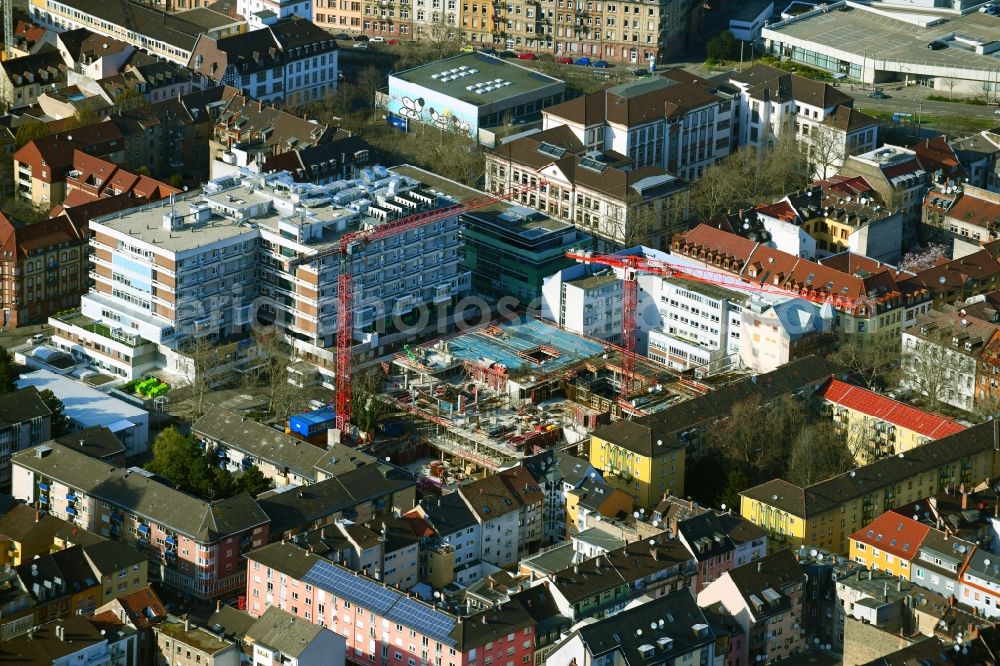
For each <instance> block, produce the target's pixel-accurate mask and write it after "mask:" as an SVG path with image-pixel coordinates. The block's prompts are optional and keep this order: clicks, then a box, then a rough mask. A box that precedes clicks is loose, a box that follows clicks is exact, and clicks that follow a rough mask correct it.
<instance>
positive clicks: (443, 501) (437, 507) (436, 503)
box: [420, 493, 476, 536]
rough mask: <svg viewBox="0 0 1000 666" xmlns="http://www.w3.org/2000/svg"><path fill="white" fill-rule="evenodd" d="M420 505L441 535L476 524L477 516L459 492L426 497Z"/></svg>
mask: <svg viewBox="0 0 1000 666" xmlns="http://www.w3.org/2000/svg"><path fill="white" fill-rule="evenodd" d="M420 507H421V508H422V509H423V510H424V513H425V514H426V516H427V521H428V522H429V523H430V524H431V526H432V527H433V528H434V529H435V530H436V531H437V533H438V534H439V535H441V536H446V535H448V534H454V533H455V532H458V531H460V530H464V529H467V528H469V527H472V526H473V525H475V524H476V517H475V516H474V515H473V514H472V511H470V510H469V507H468V506H467V505H466V504H465V502H464V501H463V500H462V498H461V496H460V495H459V494H458V493H448V494H447V495H442V496H441V497H425V498H424V499H422V500H420Z"/></svg>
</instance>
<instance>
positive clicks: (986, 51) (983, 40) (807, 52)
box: [761, 0, 1000, 113]
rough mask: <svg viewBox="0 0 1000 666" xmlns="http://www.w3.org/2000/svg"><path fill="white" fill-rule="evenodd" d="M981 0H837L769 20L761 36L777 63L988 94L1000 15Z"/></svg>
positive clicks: (993, 87) (995, 81)
mask: <svg viewBox="0 0 1000 666" xmlns="http://www.w3.org/2000/svg"><path fill="white" fill-rule="evenodd" d="M983 4H984V3H981V2H976V1H974V0H962V1H959V2H954V3H952V2H948V3H941V2H937V1H935V0H918V1H916V2H905V3H904V2H874V3H871V4H860V3H856V2H851V1H850V0H841V1H840V2H832V3H825V4H820V5H818V6H817V7H816V8H815V9H813V10H812V11H808V12H805V13H803V14H800V15H798V16H794V17H791V18H788V19H787V20H783V21H778V22H775V23H771V24H769V25H766V26H764V28H763V29H762V30H761V38H762V39H763V41H764V46H765V50H766V51H767V52H768V53H769V54H771V55H774V56H777V57H779V58H781V59H782V60H792V61H794V62H798V63H802V64H805V65H809V66H810V67H817V68H819V69H824V70H827V71H830V72H833V73H834V74H835V75H837V76H841V77H844V78H848V79H852V80H856V81H863V82H864V83H868V84H880V83H889V82H895V81H899V82H903V83H905V84H906V85H922V86H928V87H930V88H934V89H936V90H944V91H947V92H948V94H949V95H950V94H959V95H983V94H987V95H989V94H995V93H996V91H997V89H998V87H1000V77H998V74H997V72H998V67H1000V58H998V57H997V44H998V43H1000V20H998V19H997V17H995V16H991V15H990V14H987V13H981V12H979V11H978V9H979V7H980V6H982V5H983ZM900 111H901V112H906V113H910V112H915V111H916V110H915V109H909V108H906V109H900Z"/></svg>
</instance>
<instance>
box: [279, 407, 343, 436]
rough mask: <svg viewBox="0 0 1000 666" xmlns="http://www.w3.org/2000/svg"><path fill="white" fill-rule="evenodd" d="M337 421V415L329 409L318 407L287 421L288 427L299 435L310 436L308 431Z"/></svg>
mask: <svg viewBox="0 0 1000 666" xmlns="http://www.w3.org/2000/svg"><path fill="white" fill-rule="evenodd" d="M336 420H337V413H336V412H334V411H333V408H331V407H320V408H319V409H314V410H313V411H311V412H305V413H304V414H296V415H295V416H292V417H290V418H289V419H288V427H289V429H291V430H292V431H293V432H297V433H299V434H301V435H309V434H312V433H311V432H310V430H312V429H313V428H317V427H318V426H324V425H331V424H332V423H335V422H336Z"/></svg>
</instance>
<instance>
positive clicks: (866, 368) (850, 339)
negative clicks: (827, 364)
mask: <svg viewBox="0 0 1000 666" xmlns="http://www.w3.org/2000/svg"><path fill="white" fill-rule="evenodd" d="M899 358H900V334H899V333H898V332H897V331H895V330H894V329H883V330H881V331H876V332H875V333H872V334H869V335H860V334H854V335H848V336H846V339H845V340H844V343H843V344H842V345H841V346H840V347H839V348H838V349H837V350H836V351H834V352H833V353H832V354H830V360H832V361H834V362H836V363H839V364H841V365H843V366H844V367H846V368H847V369H848V370H850V371H851V372H852V373H854V374H857V375H859V376H860V377H861V378H862V380H863V381H864V382H865V385H866V386H867V387H868V388H870V389H872V388H875V387H878V386H890V385H892V384H894V383H895V381H894V380H895V379H896V373H895V372H894V371H895V369H896V368H897V367H898V365H899Z"/></svg>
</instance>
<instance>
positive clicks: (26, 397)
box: [0, 386, 52, 429]
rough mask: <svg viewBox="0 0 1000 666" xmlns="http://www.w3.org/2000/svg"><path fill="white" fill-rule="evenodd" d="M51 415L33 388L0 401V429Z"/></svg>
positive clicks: (25, 388)
mask: <svg viewBox="0 0 1000 666" xmlns="http://www.w3.org/2000/svg"><path fill="white" fill-rule="evenodd" d="M51 415H52V412H51V411H49V408H48V407H46V406H45V403H44V402H42V398H41V397H40V396H39V395H38V389H36V388H35V387H34V386H26V387H24V388H22V389H18V390H16V391H13V392H11V393H8V394H7V395H5V396H4V397H3V400H0V429H2V428H6V427H9V426H12V425H14V424H17V423H23V422H24V421H29V420H31V419H35V418H42V417H45V416H51Z"/></svg>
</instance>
